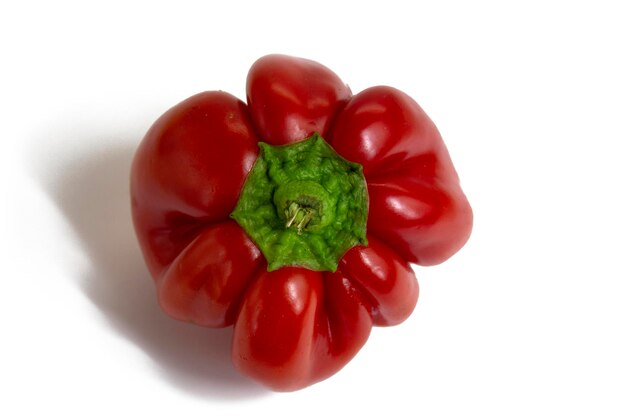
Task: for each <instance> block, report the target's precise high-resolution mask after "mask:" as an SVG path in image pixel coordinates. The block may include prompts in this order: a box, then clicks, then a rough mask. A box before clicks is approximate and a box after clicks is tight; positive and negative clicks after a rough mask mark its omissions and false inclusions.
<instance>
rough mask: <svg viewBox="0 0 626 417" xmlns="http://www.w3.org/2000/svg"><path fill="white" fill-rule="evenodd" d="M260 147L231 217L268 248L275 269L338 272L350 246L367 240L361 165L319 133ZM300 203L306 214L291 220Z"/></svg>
mask: <svg viewBox="0 0 626 417" xmlns="http://www.w3.org/2000/svg"><path fill="white" fill-rule="evenodd" d="M259 146H260V148H261V152H260V154H259V157H258V159H257V161H256V162H255V165H254V167H253V169H252V171H251V172H250V174H249V175H248V178H247V179H246V183H245V185H244V187H243V189H242V191H241V195H240V197H239V201H238V202H237V206H236V208H235V210H234V211H233V212H232V214H231V217H233V218H234V219H235V220H236V221H237V222H238V223H239V224H240V225H241V227H242V228H243V229H244V230H245V231H246V233H247V234H248V235H249V236H250V237H251V238H252V240H253V241H254V242H255V243H256V244H257V246H258V247H259V249H260V250H261V252H263V254H264V255H265V258H266V259H267V263H268V270H269V271H272V270H276V269H279V268H281V267H283V266H301V267H305V268H308V269H312V270H316V271H335V270H336V269H337V265H338V263H339V259H340V258H341V257H342V256H343V254H344V253H345V252H346V251H347V250H348V249H350V248H351V247H353V246H356V245H367V239H366V235H365V230H366V224H367V212H368V196H367V188H366V184H365V178H364V177H363V169H362V167H361V165H359V164H356V163H353V162H350V161H347V160H345V159H343V158H342V157H341V156H339V155H338V154H337V153H336V152H335V151H334V150H333V149H332V148H331V147H330V145H328V144H327V143H326V141H324V139H323V138H322V137H321V136H320V135H318V134H313V135H312V136H311V137H310V138H308V139H306V140H303V141H301V142H297V143H294V144H290V145H284V146H272V145H268V144H266V143H260V144H259ZM295 207H301V208H302V213H306V218H304V214H302V213H298V214H297V215H296V216H295V220H292V221H291V224H290V222H289V220H290V218H291V217H293V216H292V215H293V214H294V213H296V211H297V210H294V208H295ZM290 216H291V217H290ZM298 223H299V224H300V230H299V228H298V227H297V226H298ZM288 224H290V226H289V227H287V225H288Z"/></svg>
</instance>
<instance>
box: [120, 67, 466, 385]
mask: <svg viewBox="0 0 626 417" xmlns="http://www.w3.org/2000/svg"><path fill="white" fill-rule="evenodd" d="M247 96H248V97H247V101H248V103H247V104H246V103H244V102H242V101H240V100H238V99H237V98H235V97H234V96H232V95H230V94H228V93H225V92H218V91H213V92H205V93H201V94H198V95H195V96H193V97H191V98H189V99H187V100H185V101H183V102H182V103H180V104H178V105H176V106H175V107H173V108H172V109H170V110H169V111H167V112H166V113H165V114H164V115H163V116H161V118H159V119H158V120H157V121H156V122H155V124H154V125H153V126H152V127H151V128H150V130H149V131H148V133H147V134H146V136H145V138H144V139H143V141H142V143H141V145H140V147H139V149H138V150H137V153H136V155H135V159H134V162H133V167H132V173H131V195H132V211H133V220H134V224H135V230H136V233H137V236H138V239H139V242H140V246H141V248H142V250H143V254H144V257H145V260H146V263H147V265H148V268H149V270H150V272H151V274H152V276H153V277H154V280H155V283H156V286H157V290H158V298H159V302H160V304H161V306H162V307H163V309H164V310H165V311H166V312H167V313H168V314H170V315H171V316H172V317H174V318H176V319H179V320H185V321H190V322H193V323H197V324H199V325H202V326H208V327H222V326H230V325H234V334H233V345H232V359H233V361H234V364H235V365H236V367H237V368H239V370H240V371H241V372H243V373H245V374H247V375H249V376H251V377H253V378H255V379H257V380H259V381H260V382H262V383H264V384H266V385H267V386H269V387H271V388H272V389H275V390H283V391H286V390H295V389H299V388H303V387H305V386H307V385H310V384H312V383H315V382H317V381H320V380H322V379H324V378H327V377H329V376H330V375H332V374H334V373H335V372H337V371H338V370H339V369H341V368H342V367H343V366H344V365H345V364H346V363H347V362H348V361H349V360H350V359H351V358H352V357H353V356H354V355H355V354H356V353H357V352H358V350H359V349H360V348H361V346H363V344H364V343H365V341H366V340H367V338H368V336H369V333H370V330H371V326H372V325H378V326H388V325H394V324H398V323H400V322H402V321H403V320H405V319H406V318H407V317H408V316H409V315H410V314H411V312H412V311H413V309H414V307H415V303H416V302H417V297H418V285H417V280H416V279H415V275H414V273H413V271H412V269H411V267H410V266H409V263H417V264H421V265H433V264H437V263H440V262H442V261H444V260H446V259H447V258H448V257H450V256H451V255H452V254H454V253H455V252H456V251H458V250H459V249H460V248H461V247H462V246H463V244H464V243H465V242H466V240H467V239H468V237H469V234H470V231H471V226H472V211H471V209H470V206H469V204H468V202H467V200H466V198H465V196H464V194H463V192H462V190H461V188H460V186H459V181H458V177H457V174H456V172H455V170H454V167H453V165H452V162H451V161H450V157H449V155H448V152H447V150H446V147H445V145H444V144H443V142H442V140H441V137H440V135H439V132H438V131H437V128H436V127H435V125H434V124H433V123H432V121H431V120H430V119H429V118H428V116H427V115H426V114H425V113H424V112H423V111H422V109H421V108H420V107H419V106H418V105H417V103H416V102H415V101H413V100H412V99H411V98H410V97H409V96H407V95H406V94H404V93H402V92H401V91H399V90H396V89H394V88H391V87H373V88H370V89H367V90H365V91H363V92H361V93H359V94H357V95H355V96H352V94H351V92H350V90H349V88H348V87H347V86H346V85H345V84H344V83H343V82H342V81H341V80H340V79H339V77H338V76H337V75H335V74H334V73H333V72H332V71H330V70H329V69H328V68H326V67H324V66H322V65H320V64H318V63H316V62H313V61H309V60H304V59H299V58H293V57H287V56H282V55H270V56H266V57H263V58H261V59H259V60H258V61H257V62H256V63H255V64H254V65H253V66H252V68H251V69H250V72H249V75H248V83H247ZM259 142H263V143H259Z"/></svg>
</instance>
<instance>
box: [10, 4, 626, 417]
mask: <svg viewBox="0 0 626 417" xmlns="http://www.w3.org/2000/svg"><path fill="white" fill-rule="evenodd" d="M410 3H413V2H408V1H406V2H395V1H390V0H386V1H379V2H367V1H360V2H340V1H338V0H335V1H312V2H311V1H309V2H293V1H291V2H288V1H285V2H278V1H268V0H265V1H256V2H241V1H231V2H226V1H220V2H209V1H206V2H184V1H176V2H174V1H172V2H171V3H159V2H146V3H137V2H130V1H129V2H113V1H107V2H101V3H96V2H82V1H81V2H78V1H77V2H67V1H50V2H44V1H42V2H38V3H36V2H29V1H21V2H10V3H9V2H3V3H2V6H0V45H1V49H0V54H1V56H0V59H1V60H2V62H3V63H2V64H0V74H1V77H0V120H1V129H0V140H1V151H0V158H1V160H0V169H1V170H2V171H1V172H0V181H1V189H0V195H1V196H2V203H1V204H0V211H1V213H0V222H1V223H0V224H1V227H2V229H1V231H0V236H1V237H0V239H1V240H0V242H1V245H2V248H1V251H0V253H1V256H2V278H1V281H0V334H1V335H2V336H1V337H2V339H3V341H2V342H1V343H0V384H1V389H0V414H1V415H4V416H22V415H29V416H30V415H51V414H58V415H66V416H74V415H81V416H84V415H93V416H100V415H103V416H111V415H150V416H172V415H177V416H207V415H214V416H229V415H239V416H241V415H264V414H266V413H268V415H269V414H271V415H276V416H294V415H298V416H307V415H314V416H318V415H329V414H328V413H330V412H333V415H335V414H334V412H335V411H336V412H338V413H339V414H338V415H362V414H366V415H367V414H368V413H372V414H378V415H416V416H466V415H481V416H518V415H519V416H528V415H532V416H555V415H573V414H574V413H575V414H577V415H589V416H624V415H625V414H626V399H625V395H626V359H625V354H624V352H626V302H625V298H626V283H625V282H626V266H625V261H624V257H625V252H626V237H625V236H626V221H625V217H626V187H625V185H624V182H625V180H626V168H625V162H624V160H625V159H626V152H625V151H624V142H625V140H626V81H625V79H626V23H625V22H626V14H625V12H624V11H622V8H621V6H620V3H623V2H620V1H615V2H609V1H587V2H580V1H563V2H556V1H525V2H503V1H493V2H488V1H468V2H461V1H459V2H452V1H432V2H426V3H424V2H415V3H416V4H415V5H414V6H409V4H410ZM9 4H11V5H9ZM18 4H19V5H18ZM274 52H279V53H286V54H292V55H296V56H302V57H307V58H310V59H314V60H317V61H319V62H322V63H323V64H325V65H327V66H328V67H330V68H332V69H333V70H334V71H335V72H337V73H338V74H339V75H340V76H341V77H342V79H343V80H344V81H346V82H347V83H348V84H349V85H350V86H351V88H352V90H353V91H354V92H358V91H360V90H362V89H364V88H366V87H368V86H371V85H376V84H389V85H393V86H395V87H397V88H400V89H402V90H404V91H406V92H407V93H408V94H410V95H411V96H413V97H414V98H415V99H416V100H417V101H418V102H419V103H420V104H421V105H422V107H423V108H424V109H425V110H426V111H427V112H428V113H429V114H430V116H431V117H432V118H433V120H434V121H435V123H436V124H437V125H438V127H439V128H440V130H441V132H442V134H443V136H444V139H445V141H446V143H447V145H448V148H449V150H450V153H451V155H452V157H453V160H454V161H455V164H456V167H457V170H458V171H459V174H460V176H461V179H462V184H463V187H464V189H465V191H466V192H467V195H468V197H469V199H470V202H471V203H472V205H473V207H474V210H475V217H476V219H475V227H474V233H473V235H472V237H471V239H470V241H469V243H468V244H467V246H466V247H465V248H464V249H463V250H462V251H461V252H460V253H458V254H457V255H456V256H455V257H454V258H452V259H451V260H450V261H449V262H447V263H445V264H443V265H440V266H436V267H430V268H417V274H418V277H419V280H420V284H421V295H420V301H419V303H418V307H417V308H416V310H415V312H414V314H413V315H412V316H411V318H410V319H409V320H407V321H406V322H405V323H403V324H402V325H400V326H397V327H394V328H384V329H381V328H376V329H374V331H373V332H372V335H371V337H370V340H369V342H368V343H367V344H366V346H365V347H364V348H363V349H362V351H361V352H360V353H359V354H358V356H357V357H356V358H355V359H354V360H353V361H352V362H351V363H350V364H348V365H347V366H346V367H345V368H344V369H343V370H342V371H341V372H340V373H338V374H337V375H335V376H334V377H332V378H331V379H329V380H327V381H325V382H322V383H319V384H317V385H315V386H313V387H310V388H307V389H305V390H302V391H299V392H295V393H290V394H276V393H272V392H268V391H267V390H265V389H264V388H261V387H259V386H258V385H256V384H255V383H253V382H250V381H248V380H247V379H245V378H243V377H241V376H239V375H238V374H237V373H235V371H234V370H233V369H232V367H231V364H230V362H229V353H228V349H229V343H230V341H229V331H228V330H207V329H202V328H196V327H193V326H191V325H186V324H182V323H179V322H175V321H173V320H171V319H169V318H168V317H166V316H165V315H164V314H163V313H162V312H161V311H160V310H159V307H158V306H157V303H156V300H155V296H154V289H153V286H152V282H151V281H150V278H149V276H148V274H147V272H146V269H145V267H144V265H143V262H142V259H141V257H140V253H139V249H138V247H137V244H136V242H135V238H134V235H133V232H132V228H131V222H130V216H129V198H128V191H127V188H128V170H129V164H130V161H131V158H132V155H133V152H134V149H135V148H136V146H137V144H138V142H139V141H140V139H141V137H142V136H143V134H144V133H145V131H146V130H147V128H148V127H149V126H150V124H151V123H152V122H153V121H154V120H155V119H156V118H157V117H158V116H159V115H160V114H161V113H162V112H163V111H165V110H166V109H167V108H169V107H170V106H172V105H174V104H176V103H177V102H179V101H181V100H182V99H184V98H186V97H187V96H190V95H192V94H194V93H196V92H200V91H203V90H214V89H222V90H225V91H229V92H231V93H233V94H235V95H237V96H239V97H240V98H244V97H245V92H244V86H245V77H246V73H247V70H248V68H249V66H250V65H251V64H252V63H253V62H254V60H256V59H257V58H259V57H260V56H262V55H265V54H267V53H274ZM131 413H133V414H131Z"/></svg>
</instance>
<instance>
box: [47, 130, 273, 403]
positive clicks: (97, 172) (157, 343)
mask: <svg viewBox="0 0 626 417" xmlns="http://www.w3.org/2000/svg"><path fill="white" fill-rule="evenodd" d="M79 139H91V143H117V144H118V145H116V146H117V147H112V148H110V149H107V148H102V147H99V150H97V149H93V150H87V151H83V153H82V154H78V155H76V157H75V158H74V159H73V160H71V161H69V162H68V163H67V164H64V165H63V166H56V167H55V168H56V169H54V171H56V172H54V175H55V176H57V175H58V178H56V177H53V178H50V177H49V175H51V172H50V171H51V170H50V169H47V170H46V171H45V172H40V174H41V175H40V178H39V179H40V183H41V184H42V186H43V187H44V188H45V189H46V191H47V192H48V193H49V195H50V196H51V197H52V199H53V200H54V201H55V202H56V204H57V205H58V207H59V208H60V209H61V211H62V212H63V214H64V215H65V216H66V217H67V219H68V221H69V222H70V223H71V224H72V226H73V227H74V229H75V231H76V233H77V234H78V236H79V237H80V239H81V241H82V244H83V246H84V248H85V250H86V252H87V254H88V256H89V258H90V260H91V269H90V270H89V271H88V273H86V274H85V276H84V277H81V278H83V279H81V280H79V281H78V283H79V285H80V287H81V289H82V290H83V291H84V293H85V295H86V296H87V297H88V298H89V299H90V300H91V301H92V302H93V303H94V304H95V305H96V306H97V307H98V308H99V309H100V310H101V311H102V313H103V314H104V315H105V317H106V318H107V319H108V321H109V322H110V323H111V325H112V328H113V329H115V330H116V331H117V332H119V334H121V335H122V336H124V337H125V338H127V339H128V340H130V341H132V342H133V343H135V344H136V345H137V346H139V347H140V348H141V349H143V350H144V351H145V352H146V354H147V355H149V356H150V357H151V358H152V359H153V360H154V363H155V364H156V366H157V369H158V370H159V371H160V373H161V374H162V375H163V377H164V378H165V379H166V380H167V381H169V382H170V383H171V384H172V385H174V386H175V387H177V388H179V389H181V390H183V391H184V392H187V393H189V394H193V395H195V396H199V397H203V398H208V399H224V400H239V399H243V398H249V397H255V396H259V395H264V394H268V391H267V390H266V389H264V388H262V387H261V386H259V385H256V384H255V383H254V382H252V381H250V380H248V379H246V378H244V377H243V376H241V375H239V374H238V373H237V371H236V370H235V369H234V368H233V365H232V363H231V360H230V344H231V334H232V328H228V329H217V330H216V329H206V328H201V327H198V326H194V325H191V324H187V323H182V322H178V321H175V320H173V319H171V318H169V317H167V316H166V315H165V314H164V313H163V312H162V310H161V309H160V307H159V306H158V304H157V301H156V295H155V289H154V286H153V283H152V279H151V278H150V276H149V274H148V272H147V269H146V267H145V265H144V263H143V259H142V257H141V253H140V251H139V248H138V245H137V243H136V239H135V236H134V232H133V228H132V222H131V216H130V198H129V193H128V183H129V179H128V178H129V169H130V164H131V160H132V156H133V153H134V151H135V146H134V145H133V146H131V145H123V143H124V142H116V141H108V142H107V141H106V140H105V141H104V142H102V141H99V140H95V139H109V138H93V137H92V138H75V140H79ZM123 139H126V138H123ZM64 142H65V140H64ZM70 143H71V142H70ZM125 143H136V140H135V141H134V142H133V141H128V142H125Z"/></svg>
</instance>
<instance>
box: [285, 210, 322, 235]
mask: <svg viewBox="0 0 626 417" xmlns="http://www.w3.org/2000/svg"><path fill="white" fill-rule="evenodd" d="M314 215H315V210H313V209H312V208H311V207H305V206H301V205H300V204H298V203H296V202H292V203H291V204H290V205H289V207H288V208H287V210H285V218H287V222H286V223H285V227H286V228H287V229H289V228H290V227H291V226H295V227H296V230H297V231H298V234H299V235H301V234H302V230H304V229H306V227H307V226H308V224H309V223H310V222H311V220H312V219H313V216H314Z"/></svg>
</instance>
